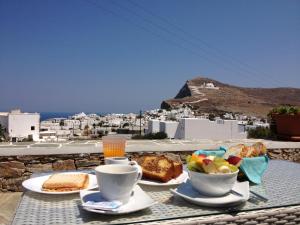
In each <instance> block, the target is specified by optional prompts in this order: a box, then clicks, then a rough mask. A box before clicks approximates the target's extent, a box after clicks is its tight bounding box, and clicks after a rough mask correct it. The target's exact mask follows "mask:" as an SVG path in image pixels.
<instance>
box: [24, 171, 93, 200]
mask: <svg viewBox="0 0 300 225" xmlns="http://www.w3.org/2000/svg"><path fill="white" fill-rule="evenodd" d="M64 173H68V174H82V173H83V172H64ZM51 175H52V174H49V175H45V176H40V177H34V178H30V179H28V180H25V181H23V183H22V185H23V187H24V188H26V189H27V190H30V191H33V192H38V193H43V194H50V195H61V194H73V193H79V190H76V191H61V192H49V191H43V189H42V186H43V183H44V182H45V181H46V180H47V179H48V178H49V177H50V176H51ZM88 175H89V185H88V187H87V188H86V189H94V188H97V187H98V184H97V178H96V176H95V175H93V174H88Z"/></svg>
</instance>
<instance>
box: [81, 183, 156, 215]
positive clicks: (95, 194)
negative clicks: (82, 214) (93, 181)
mask: <svg viewBox="0 0 300 225" xmlns="http://www.w3.org/2000/svg"><path fill="white" fill-rule="evenodd" d="M80 198H81V202H82V203H86V202H87V201H95V202H97V200H98V201H101V200H103V197H102V196H101V192H100V191H80ZM155 203H156V202H155V201H154V200H153V199H152V198H150V196H149V195H147V194H146V192H144V191H143V190H142V189H141V188H140V187H139V186H138V185H136V186H135V187H134V189H133V195H132V197H131V198H130V200H129V202H128V203H126V204H125V205H122V206H120V207H119V208H117V209H115V210H114V211H111V210H100V209H92V208H89V207H83V209H85V210H87V211H90V212H95V213H100V214H108V215H122V214H127V213H132V212H136V211H139V210H142V209H146V208H149V207H150V206H152V205H153V204H155Z"/></svg>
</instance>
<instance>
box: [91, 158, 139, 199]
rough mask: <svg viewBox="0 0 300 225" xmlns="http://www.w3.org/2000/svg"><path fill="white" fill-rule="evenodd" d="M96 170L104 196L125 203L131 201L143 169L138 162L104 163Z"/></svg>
mask: <svg viewBox="0 0 300 225" xmlns="http://www.w3.org/2000/svg"><path fill="white" fill-rule="evenodd" d="M95 171H96V177H97V182H98V186H99V190H100V192H101V195H102V197H104V198H105V199H106V200H108V201H114V200H118V201H121V202H122V203H123V204H125V203H127V202H128V201H129V199H130V196H131V194H132V190H133V188H134V186H135V185H136V183H137V182H138V181H139V180H140V179H141V177H142V169H141V167H140V166H139V165H137V164H136V163H132V165H125V164H112V165H103V166H98V167H96V168H95Z"/></svg>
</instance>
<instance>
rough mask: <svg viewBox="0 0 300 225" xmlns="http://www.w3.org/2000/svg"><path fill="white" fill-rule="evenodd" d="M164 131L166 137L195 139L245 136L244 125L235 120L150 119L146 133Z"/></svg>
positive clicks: (224, 138)
mask: <svg viewBox="0 0 300 225" xmlns="http://www.w3.org/2000/svg"><path fill="white" fill-rule="evenodd" d="M159 131H161V132H165V133H166V134H167V135H168V138H175V139H185V140H197V139H215V140H226V139H244V138H246V137H247V132H245V126H243V125H240V124H238V121H237V120H221V119H218V120H216V121H210V120H209V119H204V118H181V119H179V122H176V121H159V120H150V121H149V122H148V129H147V133H156V132H159Z"/></svg>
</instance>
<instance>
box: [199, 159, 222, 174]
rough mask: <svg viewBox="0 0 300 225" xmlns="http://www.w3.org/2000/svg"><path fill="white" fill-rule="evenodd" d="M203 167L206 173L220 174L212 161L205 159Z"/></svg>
mask: <svg viewBox="0 0 300 225" xmlns="http://www.w3.org/2000/svg"><path fill="white" fill-rule="evenodd" d="M202 167H203V170H204V171H205V172H206V173H218V169H217V167H216V166H215V164H214V162H213V161H212V160H210V159H207V158H206V159H203V164H202Z"/></svg>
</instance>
